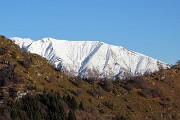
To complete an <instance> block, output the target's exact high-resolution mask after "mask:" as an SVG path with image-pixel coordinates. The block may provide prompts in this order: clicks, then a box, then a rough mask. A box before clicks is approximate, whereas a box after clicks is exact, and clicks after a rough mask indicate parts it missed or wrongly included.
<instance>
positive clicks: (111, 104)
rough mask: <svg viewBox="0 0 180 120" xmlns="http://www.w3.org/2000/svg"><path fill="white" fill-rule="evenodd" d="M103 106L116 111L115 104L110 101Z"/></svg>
mask: <svg viewBox="0 0 180 120" xmlns="http://www.w3.org/2000/svg"><path fill="white" fill-rule="evenodd" d="M103 105H104V106H106V107H107V108H109V109H114V104H113V103H112V102H111V101H110V100H108V101H105V102H104V103H103Z"/></svg>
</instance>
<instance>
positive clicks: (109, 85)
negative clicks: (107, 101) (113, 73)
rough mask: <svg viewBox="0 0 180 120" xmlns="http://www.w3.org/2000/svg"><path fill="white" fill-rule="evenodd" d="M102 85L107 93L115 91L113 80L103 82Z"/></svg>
mask: <svg viewBox="0 0 180 120" xmlns="http://www.w3.org/2000/svg"><path fill="white" fill-rule="evenodd" d="M100 85H101V87H102V88H103V89H104V90H106V91H107V92H111V91H112V90H113V82H112V81H111V80H106V79H105V80H101V82H100Z"/></svg>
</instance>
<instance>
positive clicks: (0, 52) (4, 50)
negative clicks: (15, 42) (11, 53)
mask: <svg viewBox="0 0 180 120" xmlns="http://www.w3.org/2000/svg"><path fill="white" fill-rule="evenodd" d="M8 50H9V47H7V46H2V47H0V55H5V54H7V53H8Z"/></svg>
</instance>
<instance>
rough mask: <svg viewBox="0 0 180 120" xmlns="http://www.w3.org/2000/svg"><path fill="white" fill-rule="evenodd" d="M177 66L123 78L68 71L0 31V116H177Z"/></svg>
mask: <svg viewBox="0 0 180 120" xmlns="http://www.w3.org/2000/svg"><path fill="white" fill-rule="evenodd" d="M179 91H180V66H178V65H177V66H173V67H172V68H170V69H166V70H160V71H158V72H154V73H152V74H150V75H146V76H138V77H132V78H129V79H127V80H126V81H121V80H120V79H116V80H115V81H112V80H108V79H105V78H104V79H101V80H96V79H80V78H72V77H69V76H66V75H65V74H64V73H62V72H61V71H59V70H58V69H56V68H55V67H54V66H53V65H52V64H51V63H50V62H49V61H48V60H46V59H45V58H43V57H41V56H39V55H37V54H32V53H29V52H24V51H22V50H21V49H20V48H19V47H18V46H17V45H16V44H14V43H13V42H12V41H11V40H10V39H7V38H5V37H3V36H0V120H87V119H88V120H134V119H135V120H136V119H137V120H144V119H147V120H165V119H167V120H179V119H180V94H179Z"/></svg>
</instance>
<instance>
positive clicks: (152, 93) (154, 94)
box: [139, 88, 163, 98]
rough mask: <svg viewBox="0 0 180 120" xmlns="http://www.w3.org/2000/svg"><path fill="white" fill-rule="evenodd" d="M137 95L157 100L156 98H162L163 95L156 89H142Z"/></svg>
mask: <svg viewBox="0 0 180 120" xmlns="http://www.w3.org/2000/svg"><path fill="white" fill-rule="evenodd" d="M139 95H140V96H142V97H145V98H158V97H162V96H163V93H162V91H161V90H160V89H158V88H149V89H144V90H143V91H142V92H140V93H139Z"/></svg>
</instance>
